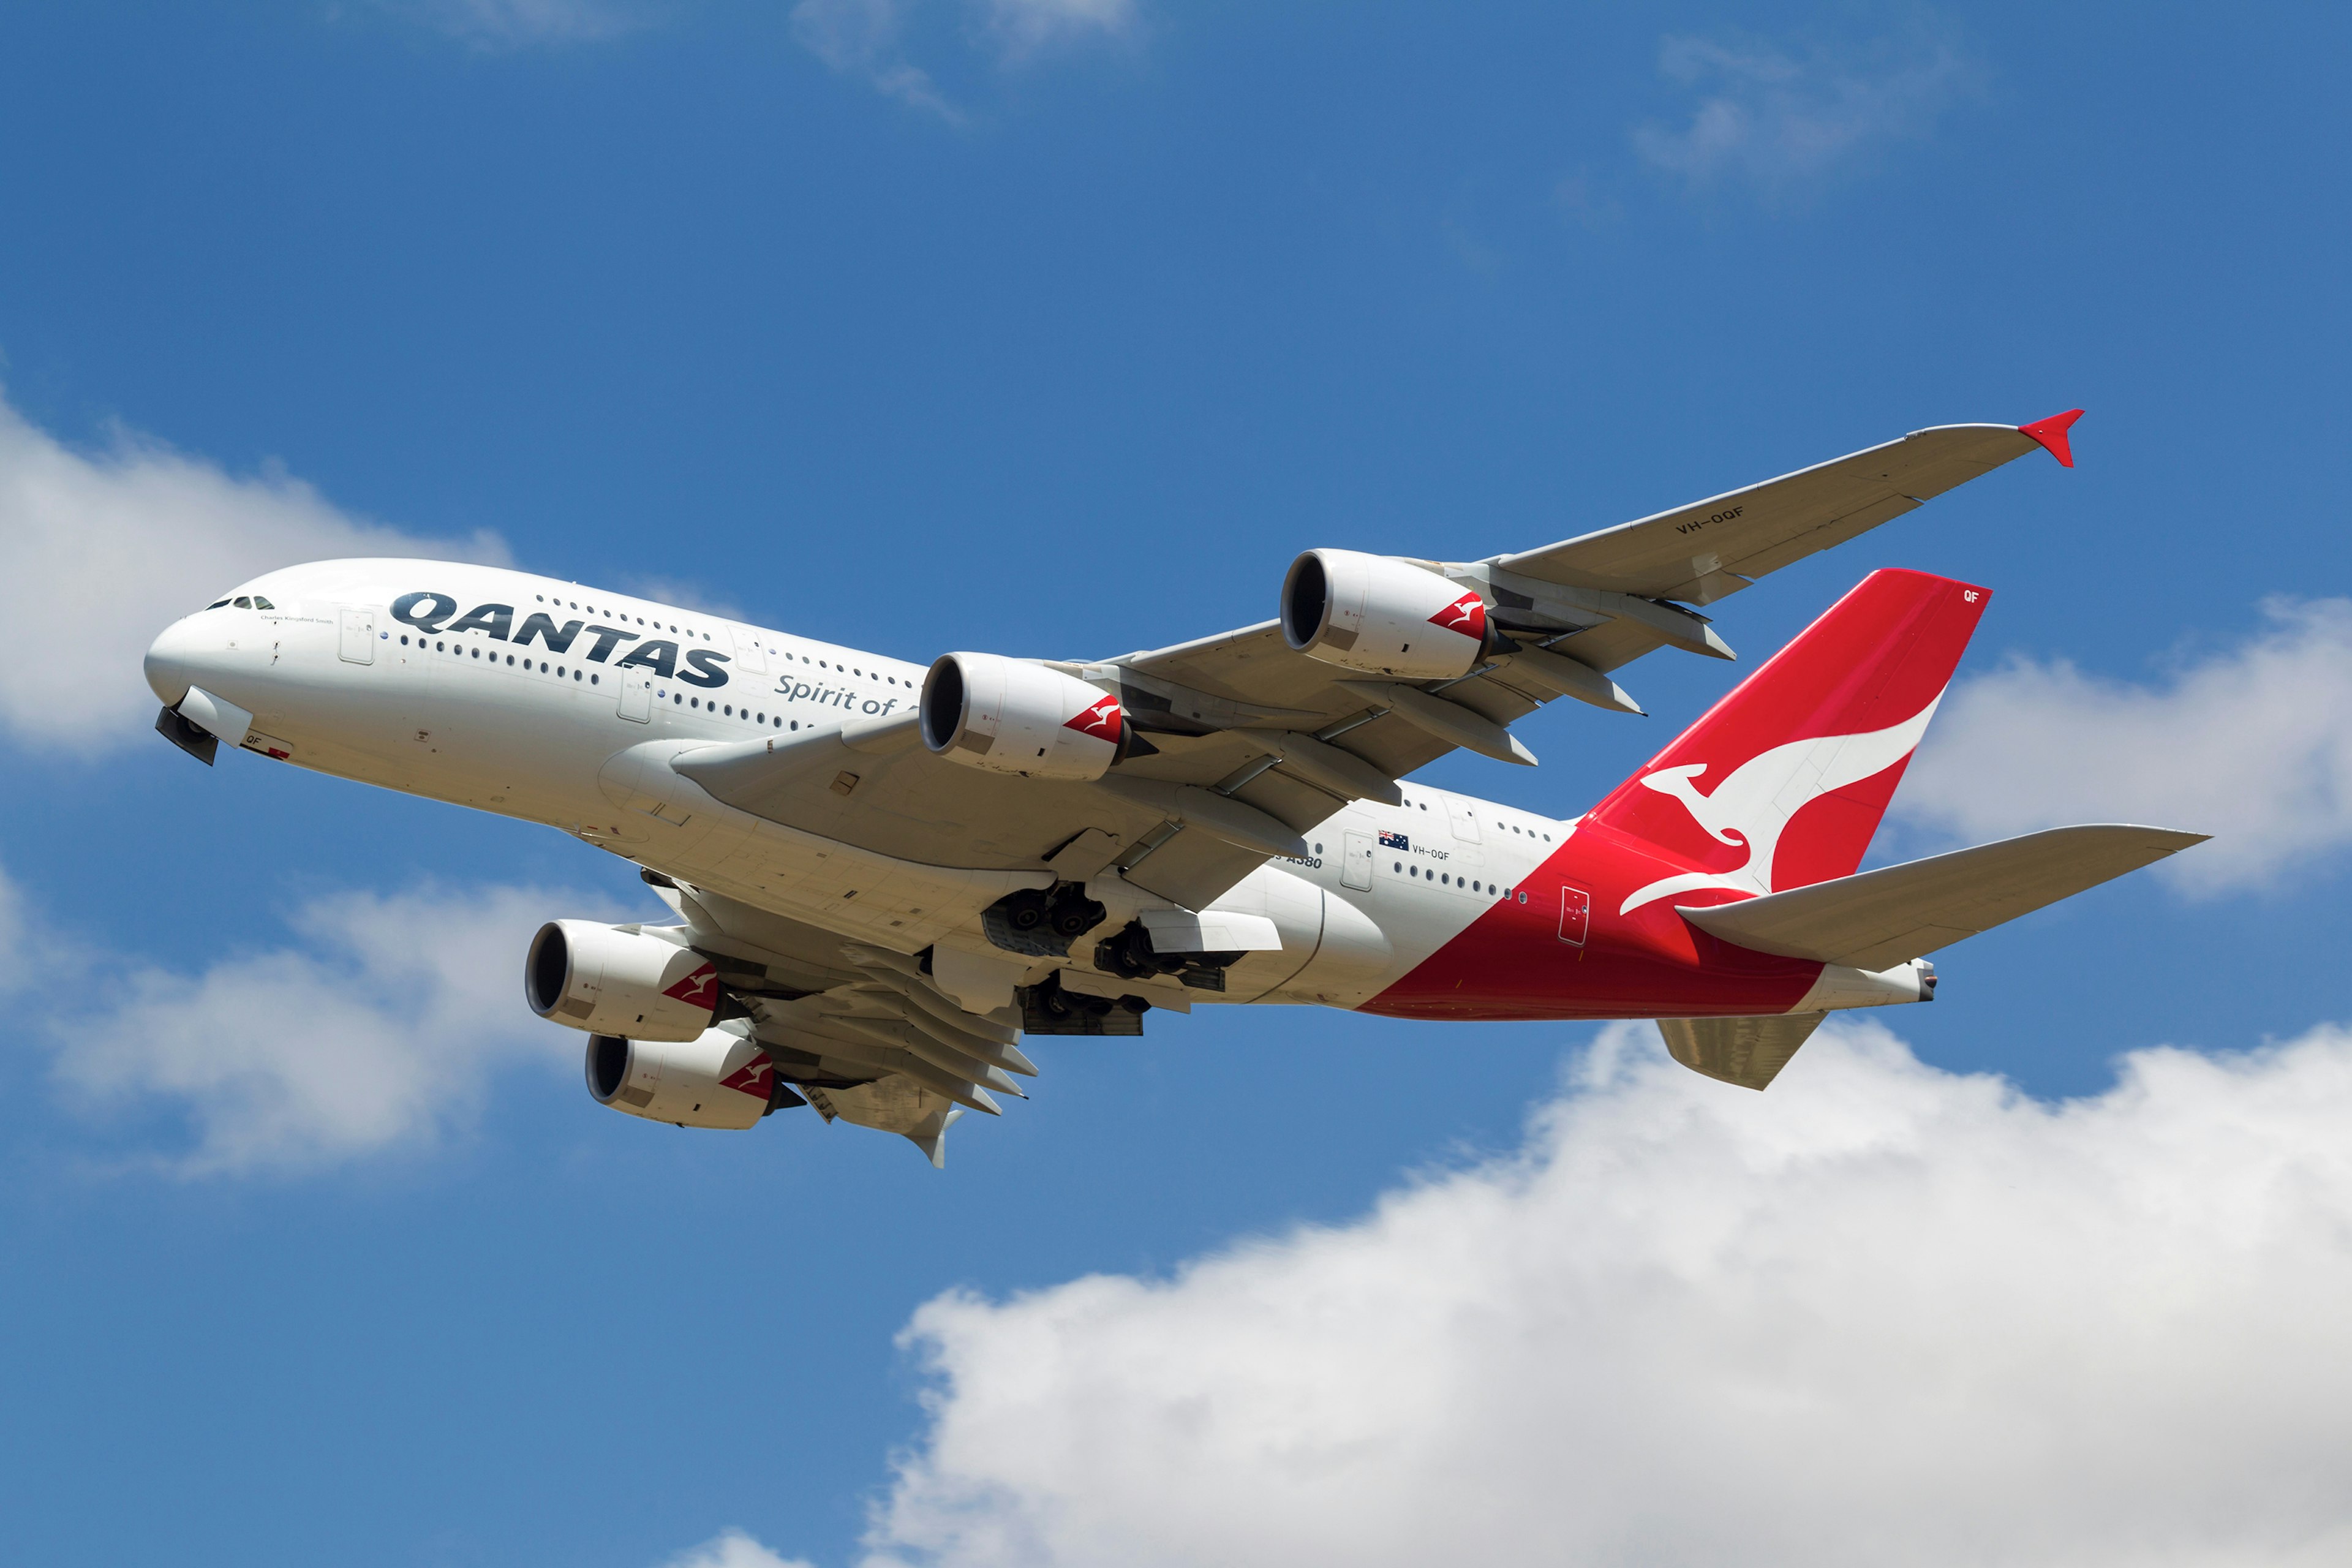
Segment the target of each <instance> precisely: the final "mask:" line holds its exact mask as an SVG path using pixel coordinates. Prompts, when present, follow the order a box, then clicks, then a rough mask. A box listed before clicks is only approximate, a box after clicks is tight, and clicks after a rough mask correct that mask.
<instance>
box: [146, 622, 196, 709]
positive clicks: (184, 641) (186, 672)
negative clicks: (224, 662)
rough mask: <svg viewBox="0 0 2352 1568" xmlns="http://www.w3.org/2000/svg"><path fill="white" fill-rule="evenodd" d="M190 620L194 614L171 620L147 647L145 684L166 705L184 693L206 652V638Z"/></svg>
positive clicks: (172, 704)
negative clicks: (160, 634) (159, 635)
mask: <svg viewBox="0 0 2352 1568" xmlns="http://www.w3.org/2000/svg"><path fill="white" fill-rule="evenodd" d="M194 623H195V617H194V616H188V617H187V618H186V619H184V620H178V621H174V622H173V623H172V624H171V625H170V626H165V627H164V628H163V636H162V637H157V638H156V639H155V641H154V642H153V644H152V645H151V646H150V647H148V649H147V659H146V670H147V686H148V689H150V690H152V691H153V692H154V693H155V695H156V696H158V697H160V698H162V699H163V706H164V707H166V708H171V707H174V706H176V705H177V704H178V703H179V700H180V699H182V698H184V697H185V696H186V695H187V694H188V688H189V687H191V686H193V685H194V684H195V683H196V679H197V676H198V674H199V672H200V670H201V668H202V666H203V664H204V662H205V653H206V652H208V651H210V650H209V646H208V639H206V638H205V636H204V634H203V632H202V630H201V629H200V628H198V627H197V626H196V625H195V624H194Z"/></svg>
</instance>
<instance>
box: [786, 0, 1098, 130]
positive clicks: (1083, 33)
mask: <svg viewBox="0 0 2352 1568" xmlns="http://www.w3.org/2000/svg"><path fill="white" fill-rule="evenodd" d="M922 9H923V7H922V5H921V0H915V3H914V4H912V5H909V4H908V3H907V0H800V3H799V4H798V5H794V6H793V11H792V19H793V36H794V37H797V38H798V39H799V40H800V41H801V43H802V45H803V47H806V48H807V49H808V51H809V52H810V53H811V54H814V56H816V58H819V59H821V60H823V61H824V63H825V64H826V65H828V66H830V67H832V68H834V69H835V70H836V71H839V72H841V73H842V74H844V75H845V76H854V77H862V78H864V79H866V80H867V81H868V82H871V83H872V84H873V86H874V87H875V89H877V91H879V92H881V93H883V94H885V95H886V96H887V97H890V98H895V99H897V100H899V101H900V102H902V103H905V104H908V106H910V107H912V108H915V109H919V110H924V111H926V112H928V113H931V114H936V115H938V116H939V117H940V119H942V120H945V121H948V122H949V123H950V124H956V125H961V124H964V123H966V122H967V121H968V119H969V116H968V115H967V113H966V112H965V110H963V109H962V108H961V107H959V106H958V105H957V104H955V103H954V102H952V101H950V99H949V97H948V96H947V94H946V93H944V92H943V91H942V90H941V89H940V85H939V83H938V81H937V80H936V79H934V78H933V76H932V73H931V72H930V71H929V70H927V69H925V68H922V67H921V66H919V65H917V64H915V63H914V62H913V60H912V59H911V58H909V53H908V33H909V29H910V26H911V24H912V23H913V22H914V21H915V19H916V14H917V13H918V12H919V11H920V10H922ZM964 14H965V17H966V24H967V25H966V26H965V28H964V37H965V39H966V41H967V43H968V44H970V45H972V46H974V47H978V48H979V49H980V51H981V52H982V53H983V54H985V55H988V56H990V57H992V58H993V59H994V61H995V63H996V64H997V65H999V66H1000V67H1004V68H1017V67H1020V66H1024V65H1027V64H1030V63H1032V62H1034V61H1036V60H1038V59H1040V58H1044V57H1045V56H1048V55H1051V54H1055V53H1059V52H1062V51H1065V50H1066V49H1068V48H1070V47H1075V46H1076V45H1079V44H1083V43H1088V42H1103V41H1118V40H1132V39H1134V38H1135V37H1138V36H1139V28H1140V16H1139V12H1138V10H1137V8H1136V5H1135V0H965V11H964Z"/></svg>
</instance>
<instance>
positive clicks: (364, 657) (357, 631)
mask: <svg viewBox="0 0 2352 1568" xmlns="http://www.w3.org/2000/svg"><path fill="white" fill-rule="evenodd" d="M335 651H336V652H338V653H340V654H341V655H342V657H343V662H344V663H346V664H373V663H374V662H375V612H374V611H373V610H369V609H362V608H356V607H352V606H349V605H347V606H345V607H344V610H343V614H342V638H341V642H340V643H338V644H337V646H336V650H335Z"/></svg>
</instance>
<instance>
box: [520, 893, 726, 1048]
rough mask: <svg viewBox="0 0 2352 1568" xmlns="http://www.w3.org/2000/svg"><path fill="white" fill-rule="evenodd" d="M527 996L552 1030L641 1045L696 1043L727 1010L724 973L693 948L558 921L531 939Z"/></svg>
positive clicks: (525, 969)
mask: <svg viewBox="0 0 2352 1568" xmlns="http://www.w3.org/2000/svg"><path fill="white" fill-rule="evenodd" d="M522 989H523V996H524V998H525V999H526V1000H527V1001H529V1002H530V1010H531V1011H532V1012H534V1013H536V1014H538V1015H539V1016H541V1017H542V1018H545V1019H547V1020H548V1021H549V1022H551V1023H556V1024H562V1025H566V1026H569V1027H572V1028H574V1029H585V1030H586V1031H588V1033H590V1034H592V1035H618V1034H621V1033H623V1032H624V1031H625V1032H626V1033H627V1035H628V1037H630V1038H631V1039H633V1040H692V1039H697V1038H699V1037H701V1035H702V1033H703V1031H704V1030H706V1029H708V1028H709V1027H710V1018H711V1015H712V1014H713V1013H715V1012H717V1011H718V1009H719V971H718V970H716V969H714V968H713V967H711V963H710V961H709V959H707V958H705V957H703V956H702V955H701V954H700V953H698V952H695V951H694V950H693V949H692V948H687V947H680V946H678V945H677V943H676V942H664V941H663V940H662V939H661V938H660V937H657V936H647V935H646V934H645V933H644V932H643V931H633V930H631V929H630V928H629V927H627V926H600V925H597V924H595V923H593V921H549V922H548V923H547V924H545V925H543V926H541V927H540V928H539V935H537V936H536V937H534V938H532V939H531V943H530V958H529V959H527V960H526V961H525V962H524V963H523V970H522Z"/></svg>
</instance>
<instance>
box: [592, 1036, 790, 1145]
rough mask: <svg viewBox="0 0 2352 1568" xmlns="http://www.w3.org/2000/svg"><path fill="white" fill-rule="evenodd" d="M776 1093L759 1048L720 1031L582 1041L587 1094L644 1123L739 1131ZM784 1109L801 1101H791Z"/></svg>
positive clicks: (763, 1111) (773, 1077)
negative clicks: (672, 1037) (585, 1044)
mask: <svg viewBox="0 0 2352 1568" xmlns="http://www.w3.org/2000/svg"><path fill="white" fill-rule="evenodd" d="M781 1087H782V1086H781V1085H779V1084H778V1083H777V1082H776V1064H775V1063H774V1062H772V1061H771V1060H769V1059H768V1053H767V1052H765V1051H763V1050H761V1048H760V1045H759V1042H758V1041H756V1040H747V1039H745V1038H744V1037H742V1036H740V1035H735V1034H730V1033H729V1032H728V1031H727V1030H725V1029H710V1030H708V1031H706V1032H704V1033H703V1034H702V1035H701V1036H699V1037H697V1038H694V1039H691V1040H630V1039H624V1038H622V1037H620V1036H618V1035H597V1036H593V1037H591V1038H590V1040H589V1041H588V1092H589V1093H590V1094H593V1095H594V1096H595V1097H596V1103H597V1104H599V1105H609V1106H611V1107H612V1108H613V1109H614V1110H618V1111H621V1112H623V1113H625V1114H626V1115H629V1116H642V1117H644V1118H646V1120H647V1121H670V1122H675V1123H677V1125H678V1126H680V1127H722V1128H729V1129H738V1130H740V1129H741V1128H745V1127H749V1126H751V1124H752V1123H753V1122H755V1121H759V1120H760V1118H761V1117H762V1116H765V1115H767V1114H768V1112H769V1110H771V1109H772V1106H773V1105H774V1102H775V1100H776V1091H777V1089H779V1088H781ZM784 1093H785V1094H786V1095H787V1096H791V1093H792V1091H791V1090H790V1089H785V1090H784ZM784 1103H785V1104H787V1105H797V1104H799V1103H801V1102H800V1100H798V1099H797V1098H796V1097H793V1098H787V1099H785V1100H784Z"/></svg>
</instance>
